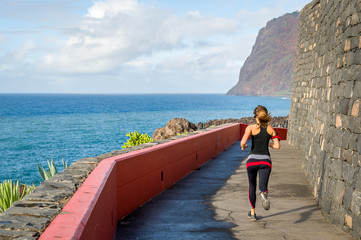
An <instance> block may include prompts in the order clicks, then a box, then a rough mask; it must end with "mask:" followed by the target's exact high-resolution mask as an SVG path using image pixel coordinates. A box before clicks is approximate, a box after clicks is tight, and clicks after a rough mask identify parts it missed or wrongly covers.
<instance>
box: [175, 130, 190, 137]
mask: <svg viewBox="0 0 361 240" xmlns="http://www.w3.org/2000/svg"><path fill="white" fill-rule="evenodd" d="M186 134H188V132H187V131H185V132H183V133H178V134H177V136H181V135H186Z"/></svg>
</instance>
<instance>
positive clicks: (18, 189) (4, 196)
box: [0, 180, 35, 213]
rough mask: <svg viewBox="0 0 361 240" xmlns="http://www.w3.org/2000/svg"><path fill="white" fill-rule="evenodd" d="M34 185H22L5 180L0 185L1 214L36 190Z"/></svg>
mask: <svg viewBox="0 0 361 240" xmlns="http://www.w3.org/2000/svg"><path fill="white" fill-rule="evenodd" d="M34 188H35V186H34V185H26V184H24V185H20V184H19V181H17V182H13V181H12V180H5V181H3V182H2V183H0V213H2V212H4V211H5V210H6V209H8V208H9V207H11V205H12V204H13V203H14V202H15V201H18V200H21V199H23V197H24V196H25V195H27V194H29V193H31V192H32V191H33V190H34Z"/></svg>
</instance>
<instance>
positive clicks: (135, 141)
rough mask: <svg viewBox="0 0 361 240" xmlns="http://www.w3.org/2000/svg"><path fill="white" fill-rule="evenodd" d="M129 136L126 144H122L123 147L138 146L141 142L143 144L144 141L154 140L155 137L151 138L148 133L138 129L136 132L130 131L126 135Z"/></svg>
mask: <svg viewBox="0 0 361 240" xmlns="http://www.w3.org/2000/svg"><path fill="white" fill-rule="evenodd" d="M126 136H127V137H129V139H128V141H127V142H126V143H124V145H123V146H122V148H129V147H132V146H137V145H139V144H143V143H148V142H153V141H154V140H153V138H151V137H150V136H149V135H148V134H147V133H144V134H142V133H139V132H137V131H134V132H129V133H127V135H126Z"/></svg>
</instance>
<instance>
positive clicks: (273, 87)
mask: <svg viewBox="0 0 361 240" xmlns="http://www.w3.org/2000/svg"><path fill="white" fill-rule="evenodd" d="M298 19H299V13H298V12H293V13H287V14H285V15H283V16H281V17H279V18H276V19H273V20H271V21H269V22H268V23H267V25H266V27H264V28H262V29H261V30H260V31H259V34H258V36H257V39H256V43H255V44H254V46H253V48H252V52H251V55H250V56H248V58H247V59H246V61H245V63H244V64H243V66H242V68H241V71H240V74H239V81H238V83H237V84H236V85H235V86H234V87H233V88H232V89H231V90H229V91H228V93H227V95H267V96H280V95H283V96H289V95H290V93H291V88H292V77H293V68H294V62H295V59H296V45H297V29H298ZM256 86H257V87H256Z"/></svg>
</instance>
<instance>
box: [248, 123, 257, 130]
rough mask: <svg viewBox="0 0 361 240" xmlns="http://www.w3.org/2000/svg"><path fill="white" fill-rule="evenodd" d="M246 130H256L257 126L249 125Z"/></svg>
mask: <svg viewBox="0 0 361 240" xmlns="http://www.w3.org/2000/svg"><path fill="white" fill-rule="evenodd" d="M247 128H250V129H256V128H258V125H257V124H250V125H248V126H247Z"/></svg>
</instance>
